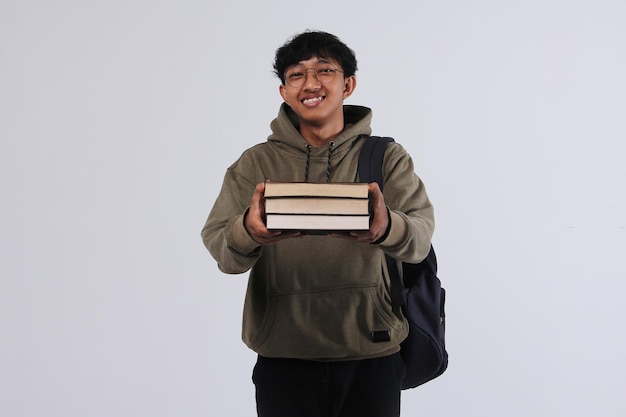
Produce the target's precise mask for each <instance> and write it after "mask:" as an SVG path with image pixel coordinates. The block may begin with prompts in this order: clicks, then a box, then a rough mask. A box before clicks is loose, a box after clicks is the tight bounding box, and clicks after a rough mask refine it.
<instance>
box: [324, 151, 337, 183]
mask: <svg viewBox="0 0 626 417" xmlns="http://www.w3.org/2000/svg"><path fill="white" fill-rule="evenodd" d="M333 146H335V142H330V144H329V145H328V163H327V164H326V182H330V157H331V155H332V153H333Z"/></svg>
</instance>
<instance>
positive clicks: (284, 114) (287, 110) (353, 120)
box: [268, 103, 372, 182]
mask: <svg viewBox="0 0 626 417" xmlns="http://www.w3.org/2000/svg"><path fill="white" fill-rule="evenodd" d="M343 114H344V129H343V130H342V131H341V133H339V135H337V137H336V138H334V139H333V140H332V141H330V142H329V143H328V144H325V145H323V146H319V147H313V146H311V145H310V144H309V143H307V142H306V141H305V140H304V138H303V137H302V135H301V134H300V131H299V121H298V116H297V115H296V114H295V112H294V111H293V110H292V109H291V107H289V105H287V104H286V103H283V104H282V105H281V107H280V110H279V112H278V117H276V119H274V120H273V121H272V123H271V124H270V128H271V129H272V134H271V135H270V136H269V137H268V141H269V142H273V143H274V144H276V145H278V146H280V147H281V148H282V149H283V150H284V151H286V152H288V153H293V154H296V155H302V154H303V153H304V154H306V163H305V168H304V172H305V173H304V181H305V182H306V181H309V165H310V161H311V160H312V159H316V158H321V157H325V158H326V159H327V164H326V181H327V182H328V181H330V175H331V166H332V159H333V158H339V159H341V158H342V157H343V156H345V154H346V153H347V152H348V151H349V150H350V148H352V146H353V145H354V143H355V142H356V141H357V140H358V139H359V138H360V137H361V136H362V135H371V133H372V129H371V126H370V124H371V120H372V110H371V109H369V108H367V107H363V106H344V107H343Z"/></svg>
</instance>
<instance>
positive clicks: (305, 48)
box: [274, 31, 357, 84]
mask: <svg viewBox="0 0 626 417" xmlns="http://www.w3.org/2000/svg"><path fill="white" fill-rule="evenodd" d="M314 56H317V57H320V58H327V59H328V58H330V59H334V60H335V61H337V62H338V63H339V65H340V66H341V69H342V70H343V73H344V76H346V77H350V76H352V75H354V74H355V73H356V70H357V65H356V56H355V54H354V51H353V50H352V49H350V48H348V46H347V45H346V44H345V43H343V42H341V41H340V40H339V38H338V37H336V36H335V35H331V34H330V33H326V32H318V31H306V32H303V33H301V34H299V35H296V36H295V37H294V38H292V39H291V40H289V41H287V42H286V43H285V44H284V45H283V46H281V47H280V48H278V49H277V50H276V57H275V59H274V73H275V74H276V76H277V77H278V78H280V81H281V82H282V83H283V84H285V71H286V70H287V68H289V67H290V66H292V65H295V64H297V63H299V62H300V61H306V60H307V59H310V58H312V57H314Z"/></svg>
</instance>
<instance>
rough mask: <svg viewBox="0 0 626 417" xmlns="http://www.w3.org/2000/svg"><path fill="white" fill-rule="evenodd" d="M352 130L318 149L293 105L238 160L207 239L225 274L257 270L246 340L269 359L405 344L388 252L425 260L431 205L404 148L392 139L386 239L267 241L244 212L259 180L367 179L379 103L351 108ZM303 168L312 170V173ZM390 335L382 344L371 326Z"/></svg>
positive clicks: (385, 351)
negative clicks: (369, 140) (360, 169)
mask: <svg viewBox="0 0 626 417" xmlns="http://www.w3.org/2000/svg"><path fill="white" fill-rule="evenodd" d="M344 117H345V126H346V127H345V129H344V130H343V131H342V132H341V133H340V134H339V135H338V136H337V137H336V138H335V139H334V141H333V142H331V143H329V144H327V145H324V146H320V147H310V146H307V143H306V142H305V140H304V139H303V138H302V136H301V135H300V133H299V132H298V126H297V118H296V116H295V114H294V113H293V111H292V110H291V109H290V108H289V107H288V106H287V105H285V104H283V105H282V107H281V109H280V111H279V114H278V117H277V118H276V119H275V120H274V121H273V122H272V124H271V129H272V134H271V135H270V136H269V138H268V141H267V142H265V143H262V144H258V145H256V146H254V147H252V148H250V149H248V150H246V151H245V152H244V153H243V154H242V155H241V157H240V158H239V159H238V160H237V161H236V162H235V163H234V164H232V165H231V166H230V167H229V168H228V170H227V172H226V175H225V177H224V183H223V185H222V189H221V191H220V194H219V196H218V197H217V199H216V201H215V204H214V206H213V209H212V210H211V213H210V214H209V218H208V220H207V222H206V224H205V226H204V228H203V229H202V239H203V241H204V244H205V246H206V247H207V248H208V250H209V252H210V253H211V255H212V256H213V257H214V258H215V259H216V260H217V263H218V265H219V268H220V270H221V271H223V272H225V273H229V274H239V273H243V272H246V271H248V270H250V269H251V272H250V276H249V280H248V290H247V294H246V300H245V305H244V315H243V332H242V333H243V334H242V337H243V340H244V342H245V343H246V344H247V345H248V346H249V347H250V348H251V349H252V350H254V351H255V352H257V353H259V354H260V355H263V356H268V357H284V358H300V359H312V360H323V361H334V360H351V359H364V358H372V357H379V356H385V355H389V354H391V353H395V352H397V351H398V350H399V344H400V342H401V341H402V340H403V339H404V338H405V337H406V335H407V331H408V328H407V324H406V321H405V320H404V318H403V317H402V313H401V312H400V310H399V309H398V308H393V307H392V306H391V299H390V293H389V279H388V275H387V268H386V265H385V258H384V252H386V253H388V254H390V255H391V256H393V257H394V258H396V259H398V260H400V261H407V262H418V261H420V260H422V259H423V258H425V257H426V255H427V253H428V250H429V248H430V240H431V237H432V233H433V229H434V219H433V209H432V205H431V203H430V201H429V199H428V197H427V195H426V191H425V189H424V185H423V184H422V182H421V181H420V179H419V178H418V177H417V176H416V175H415V173H414V168H413V162H412V160H411V157H410V156H409V155H408V154H407V152H406V151H405V150H404V148H403V147H402V146H401V145H400V144H398V143H391V144H390V145H389V147H388V148H387V151H386V153H385V158H384V162H383V177H384V184H385V188H384V197H385V203H386V204H387V207H388V208H389V210H390V218H391V228H390V232H389V234H388V236H387V238H386V239H385V240H384V241H383V242H382V243H380V244H377V245H373V244H364V243H357V242H353V241H348V240H344V239H337V238H332V237H328V236H305V237H301V238H294V239H286V240H283V241H280V242H278V243H275V244H272V245H266V246H260V245H259V244H258V243H257V242H255V241H254V240H252V238H251V237H250V236H249V235H248V233H247V232H246V230H245V228H244V225H243V217H244V213H245V212H246V209H247V208H248V206H249V204H250V200H251V197H252V194H253V192H254V189H255V186H256V184H258V183H260V182H263V181H265V180H266V179H269V180H273V181H304V180H305V176H306V177H308V178H307V180H308V181H310V182H325V181H326V179H327V173H328V175H329V180H330V181H331V182H354V181H359V178H358V174H357V165H358V155H359V151H360V149H361V146H362V144H363V135H369V134H371V128H370V121H371V117H372V115H371V110H370V109H368V108H365V107H359V106H344ZM305 172H307V173H306V174H305ZM381 331H382V332H387V331H388V332H389V335H390V337H389V340H388V341H382V342H381V341H376V342H375V341H374V340H373V338H372V332H381Z"/></svg>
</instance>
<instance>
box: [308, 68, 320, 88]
mask: <svg viewBox="0 0 626 417" xmlns="http://www.w3.org/2000/svg"><path fill="white" fill-rule="evenodd" d="M309 70H311V72H310V73H309ZM304 75H305V78H304V86H305V88H309V87H311V86H312V87H314V88H316V89H317V88H319V87H320V85H321V84H322V83H321V82H320V80H318V79H317V74H316V73H315V68H307V69H305V70H304Z"/></svg>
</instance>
